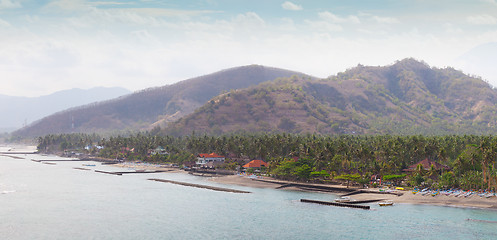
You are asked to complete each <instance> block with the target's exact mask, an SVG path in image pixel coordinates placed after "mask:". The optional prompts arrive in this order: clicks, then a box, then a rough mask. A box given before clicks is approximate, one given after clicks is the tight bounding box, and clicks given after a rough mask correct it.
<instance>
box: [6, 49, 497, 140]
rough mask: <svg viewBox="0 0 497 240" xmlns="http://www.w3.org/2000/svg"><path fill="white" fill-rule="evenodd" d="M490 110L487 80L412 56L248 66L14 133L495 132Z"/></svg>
mask: <svg viewBox="0 0 497 240" xmlns="http://www.w3.org/2000/svg"><path fill="white" fill-rule="evenodd" d="M495 113H497V90H495V89H493V88H492V87H491V86H490V85H489V84H488V83H486V82H484V81H482V80H481V79H479V78H474V77H470V76H467V75H465V74H463V73H462V72H460V71H457V70H455V69H453V68H442V69H440V68H434V67H430V66H428V65H427V64H426V63H424V62H420V61H417V60H414V59H404V60H401V61H397V62H396V63H394V64H392V65H389V66H383V67H368V66H362V65H359V66H357V67H354V68H352V69H349V70H347V71H345V72H342V73H338V74H337V75H335V76H330V77H329V78H326V79H317V78H314V77H311V76H308V75H306V74H303V73H298V72H293V71H288V70H282V69H276V68H268V67H263V66H256V65H252V66H245V67H238V68H232V69H228V70H224V71H220V72H217V73H213V74H210V75H206V76H202V77H198V78H194V79H189V80H185V81H182V82H179V83H176V84H173V85H170V86H164V87H158V88H151V89H146V90H143V91H141V92H137V93H133V94H130V95H127V96H125V97H121V98H117V99H113V100H109V101H105V102H100V103H96V104H92V105H86V106H82V107H78V108H73V109H69V110H66V111H63V112H59V113H56V114H53V115H51V116H48V117H46V118H44V119H42V120H40V121H37V122H35V123H33V124H31V125H29V126H27V127H25V128H23V129H20V130H18V131H16V132H15V134H16V135H18V136H39V135H45V134H48V133H68V132H110V131H117V130H140V129H141V130H144V129H147V130H151V129H154V131H159V130H160V131H161V132H162V133H164V134H172V135H185V134H191V133H192V132H196V133H199V134H203V133H206V134H223V133H233V132H290V133H321V134H490V133H493V134H495V133H497V127H496V126H497V115H496V114H495ZM73 119H74V120H73ZM157 127H161V129H159V128H157Z"/></svg>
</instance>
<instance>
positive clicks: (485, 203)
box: [211, 175, 497, 209]
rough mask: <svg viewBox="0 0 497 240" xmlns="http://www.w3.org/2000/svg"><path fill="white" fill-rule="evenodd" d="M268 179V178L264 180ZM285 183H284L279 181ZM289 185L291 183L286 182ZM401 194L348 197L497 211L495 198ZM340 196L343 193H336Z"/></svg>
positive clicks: (251, 183)
mask: <svg viewBox="0 0 497 240" xmlns="http://www.w3.org/2000/svg"><path fill="white" fill-rule="evenodd" d="M265 179H270V178H265ZM211 180H212V181H214V182H218V183H224V184H234V185H240V186H247V187H257V188H277V187H279V186H281V184H272V183H267V182H261V181H257V180H252V179H250V178H248V177H246V176H239V175H233V176H222V177H214V178H212V179H211ZM281 182H285V181H281ZM286 183H291V182H286ZM334 186H335V187H344V186H341V185H334ZM285 189H286V190H301V189H299V188H296V187H288V188H284V189H282V190H285ZM368 190H371V191H377V190H379V189H368ZM397 192H399V193H402V196H396V195H393V194H375V193H361V194H356V195H353V196H350V198H352V199H356V200H359V201H362V200H371V199H384V200H392V201H393V202H394V203H407V204H427V205H439V206H450V207H467V208H491V209H497V197H490V198H484V197H480V196H477V195H473V196H470V197H455V196H445V195H437V196H431V195H430V194H427V195H425V196H423V195H420V194H413V193H412V192H411V191H397ZM336 194H337V195H341V194H343V193H336Z"/></svg>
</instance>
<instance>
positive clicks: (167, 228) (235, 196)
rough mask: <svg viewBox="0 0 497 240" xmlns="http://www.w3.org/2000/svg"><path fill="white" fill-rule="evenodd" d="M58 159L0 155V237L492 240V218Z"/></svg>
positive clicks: (496, 228) (479, 212)
mask: <svg viewBox="0 0 497 240" xmlns="http://www.w3.org/2000/svg"><path fill="white" fill-rule="evenodd" d="M64 159H65V158H61V157H57V156H43V155H37V154H13V155H12V154H9V155H0V239H121V240H122V239H202V240H204V239H497V223H496V222H493V221H497V211H495V210H488V209H476V208H457V207H441V206H430V205H413V204H398V203H397V204H395V205H394V206H391V207H379V206H377V204H374V203H372V204H370V206H371V210H363V209H353V208H341V207H334V206H326V205H317V204H311V203H303V202H301V201H300V199H303V198H305V199H315V200H323V201H332V200H333V199H335V198H337V195H335V194H329V193H311V192H300V191H291V190H283V189H282V190H277V189H267V188H251V187H242V186H236V185H226V184H220V183H215V182H212V181H209V178H206V177H198V176H192V175H189V174H185V173H147V174H124V175H122V176H117V175H110V174H103V173H98V172H95V171H94V170H102V171H128V169H126V168H118V167H115V166H109V165H101V164H100V163H95V162H75V161H66V162H63V161H62V162H58V161H57V160H64ZM33 160H50V161H52V162H51V163H55V164H46V162H45V164H44V163H43V162H36V161H33ZM83 164H95V166H83ZM75 168H88V169H91V170H86V171H85V170H78V169H75ZM129 170H131V169H129ZM149 178H159V179H167V180H174V181H181V182H188V183H194V184H202V185H212V186H217V187H223V188H231V189H237V190H243V191H249V192H251V193H230V192H220V191H213V190H209V189H202V188H194V187H188V186H182V185H175V184H171V183H164V182H156V181H150V180H148V179H149ZM496 201H497V199H496Z"/></svg>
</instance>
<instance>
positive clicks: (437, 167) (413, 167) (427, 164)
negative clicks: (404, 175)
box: [403, 158, 450, 172]
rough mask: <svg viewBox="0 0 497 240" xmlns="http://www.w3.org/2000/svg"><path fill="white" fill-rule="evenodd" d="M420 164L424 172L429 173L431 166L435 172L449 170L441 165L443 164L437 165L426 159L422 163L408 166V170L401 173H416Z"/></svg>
mask: <svg viewBox="0 0 497 240" xmlns="http://www.w3.org/2000/svg"><path fill="white" fill-rule="evenodd" d="M419 164H421V165H422V166H423V169H424V170H425V171H429V170H430V169H431V165H433V167H434V168H435V170H437V171H440V170H444V171H445V170H450V167H448V166H446V165H443V164H440V163H437V162H434V161H431V160H429V159H428V158H426V159H425V160H423V161H420V162H418V163H416V164H413V165H411V166H409V167H408V168H406V169H404V170H403V171H404V172H414V171H416V167H417V166H418V165H419Z"/></svg>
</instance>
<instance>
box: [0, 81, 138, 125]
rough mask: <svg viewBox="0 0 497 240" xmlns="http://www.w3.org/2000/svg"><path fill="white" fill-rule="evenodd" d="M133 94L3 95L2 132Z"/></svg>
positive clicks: (115, 89)
mask: <svg viewBox="0 0 497 240" xmlns="http://www.w3.org/2000/svg"><path fill="white" fill-rule="evenodd" d="M129 93H131V92H130V91H129V90H127V89H124V88H118V87H113V88H106V87H97V88H92V89H88V90H83V89H77V88H75V89H69V90H63V91H59V92H55V93H53V94H50V95H46V96H40V97H14V96H6V95H0V112H2V113H3V114H2V118H0V132H4V131H12V130H15V129H18V128H21V127H22V126H23V125H26V124H28V123H30V122H33V121H35V120H38V119H40V118H42V117H45V116H48V115H50V114H53V113H55V112H58V111H62V110H64V109H67V108H70V107H75V106H80V105H83V104H88V103H92V102H98V101H102V100H107V99H112V98H116V97H119V96H122V95H125V94H129Z"/></svg>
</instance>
